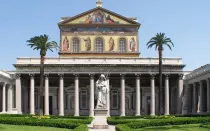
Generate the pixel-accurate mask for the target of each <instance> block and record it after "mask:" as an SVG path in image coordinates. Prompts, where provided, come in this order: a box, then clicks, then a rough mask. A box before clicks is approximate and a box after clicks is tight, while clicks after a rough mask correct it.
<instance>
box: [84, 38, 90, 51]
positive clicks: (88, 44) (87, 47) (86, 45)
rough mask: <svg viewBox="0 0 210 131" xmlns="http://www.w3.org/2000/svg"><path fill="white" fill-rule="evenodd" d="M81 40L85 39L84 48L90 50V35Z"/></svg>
mask: <svg viewBox="0 0 210 131" xmlns="http://www.w3.org/2000/svg"><path fill="white" fill-rule="evenodd" d="M83 40H84V41H85V50H86V51H90V50H91V39H90V37H88V38H87V39H84V38H83Z"/></svg>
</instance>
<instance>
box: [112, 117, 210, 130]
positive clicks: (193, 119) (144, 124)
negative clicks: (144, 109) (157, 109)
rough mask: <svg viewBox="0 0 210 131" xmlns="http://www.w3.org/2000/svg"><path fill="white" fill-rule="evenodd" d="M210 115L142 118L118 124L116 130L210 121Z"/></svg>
mask: <svg viewBox="0 0 210 131" xmlns="http://www.w3.org/2000/svg"><path fill="white" fill-rule="evenodd" d="M209 122H210V117H191V118H187V117H185V118H173V119H160V120H142V121H138V122H131V123H127V124H124V125H123V124H119V125H116V127H115V129H116V131H132V130H134V129H139V128H143V127H152V126H168V125H185V124H197V123H209Z"/></svg>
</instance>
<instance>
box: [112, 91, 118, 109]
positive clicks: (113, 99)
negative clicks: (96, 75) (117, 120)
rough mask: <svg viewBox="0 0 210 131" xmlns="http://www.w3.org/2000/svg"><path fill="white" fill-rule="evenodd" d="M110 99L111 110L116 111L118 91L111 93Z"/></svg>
mask: <svg viewBox="0 0 210 131" xmlns="http://www.w3.org/2000/svg"><path fill="white" fill-rule="evenodd" d="M111 98H112V99H111V109H118V107H119V104H118V91H112V92H111Z"/></svg>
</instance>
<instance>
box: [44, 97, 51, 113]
mask: <svg viewBox="0 0 210 131" xmlns="http://www.w3.org/2000/svg"><path fill="white" fill-rule="evenodd" d="M52 98H53V97H52V96H49V114H50V115H52V114H53V104H52V100H53V99H52ZM42 99H43V109H44V107H45V106H44V96H42ZM44 110H45V109H44Z"/></svg>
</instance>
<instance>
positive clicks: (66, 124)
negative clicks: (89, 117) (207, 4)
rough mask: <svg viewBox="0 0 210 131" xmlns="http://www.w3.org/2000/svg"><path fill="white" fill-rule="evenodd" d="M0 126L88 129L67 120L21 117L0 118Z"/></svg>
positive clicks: (77, 130)
mask: <svg viewBox="0 0 210 131" xmlns="http://www.w3.org/2000/svg"><path fill="white" fill-rule="evenodd" d="M0 123H1V124H11V125H29V126H45V127H57V128H67V129H74V130H76V131H79V130H85V131H86V130H87V129H88V127H87V126H86V125H84V124H81V123H78V122H77V121H69V120H56V119H55V120H54V119H30V118H29V119H28V118H21V117H0Z"/></svg>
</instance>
